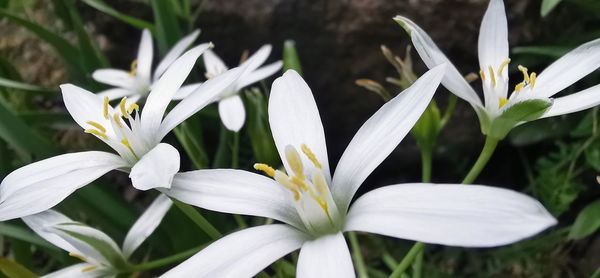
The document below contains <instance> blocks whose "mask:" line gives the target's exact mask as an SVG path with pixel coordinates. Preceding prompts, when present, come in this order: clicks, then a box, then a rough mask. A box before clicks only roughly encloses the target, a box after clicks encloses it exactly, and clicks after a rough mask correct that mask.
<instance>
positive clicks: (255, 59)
mask: <svg viewBox="0 0 600 278" xmlns="http://www.w3.org/2000/svg"><path fill="white" fill-rule="evenodd" d="M271 48H272V47H271V45H270V44H266V45H263V46H261V48H259V49H258V50H257V51H256V52H255V53H254V54H252V55H251V56H250V57H248V59H247V60H246V61H244V63H243V64H241V65H240V66H247V72H248V73H249V72H253V71H254V70H255V69H257V68H258V67H260V66H261V65H262V64H264V63H265V61H266V60H267V58H269V54H271Z"/></svg>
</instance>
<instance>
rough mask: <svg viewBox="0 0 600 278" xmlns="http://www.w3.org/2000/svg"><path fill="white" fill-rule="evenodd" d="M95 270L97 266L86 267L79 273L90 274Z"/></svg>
mask: <svg viewBox="0 0 600 278" xmlns="http://www.w3.org/2000/svg"><path fill="white" fill-rule="evenodd" d="M96 268H98V266H95V265H90V266H86V267H84V268H82V269H81V272H90V271H92V270H94V269H96Z"/></svg>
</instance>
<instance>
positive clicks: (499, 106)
mask: <svg viewBox="0 0 600 278" xmlns="http://www.w3.org/2000/svg"><path fill="white" fill-rule="evenodd" d="M507 102H508V99H506V98H505V97H500V101H499V102H498V108H502V106H504V105H506V103H507Z"/></svg>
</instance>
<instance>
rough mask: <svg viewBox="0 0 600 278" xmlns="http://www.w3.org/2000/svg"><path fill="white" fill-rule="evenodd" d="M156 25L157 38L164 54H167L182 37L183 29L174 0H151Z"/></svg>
mask: <svg viewBox="0 0 600 278" xmlns="http://www.w3.org/2000/svg"><path fill="white" fill-rule="evenodd" d="M150 2H151V3H152V11H153V13H154V24H155V27H156V30H155V31H156V32H155V35H156V38H157V40H158V46H159V49H160V53H161V54H162V55H164V54H166V53H167V51H168V49H169V47H170V46H172V45H174V44H175V43H176V42H177V40H179V39H180V38H181V30H180V27H179V24H178V23H177V15H176V14H175V9H174V8H173V6H174V5H175V4H174V1H173V0H151V1H150Z"/></svg>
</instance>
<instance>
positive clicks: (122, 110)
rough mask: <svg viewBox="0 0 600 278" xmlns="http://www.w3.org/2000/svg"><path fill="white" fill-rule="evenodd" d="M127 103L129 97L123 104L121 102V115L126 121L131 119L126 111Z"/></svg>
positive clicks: (123, 100)
mask: <svg viewBox="0 0 600 278" xmlns="http://www.w3.org/2000/svg"><path fill="white" fill-rule="evenodd" d="M126 103H127V97H123V98H122V99H121V102H119V109H121V114H122V115H123V117H124V118H125V119H128V118H129V114H128V113H127V109H125V104H126Z"/></svg>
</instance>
